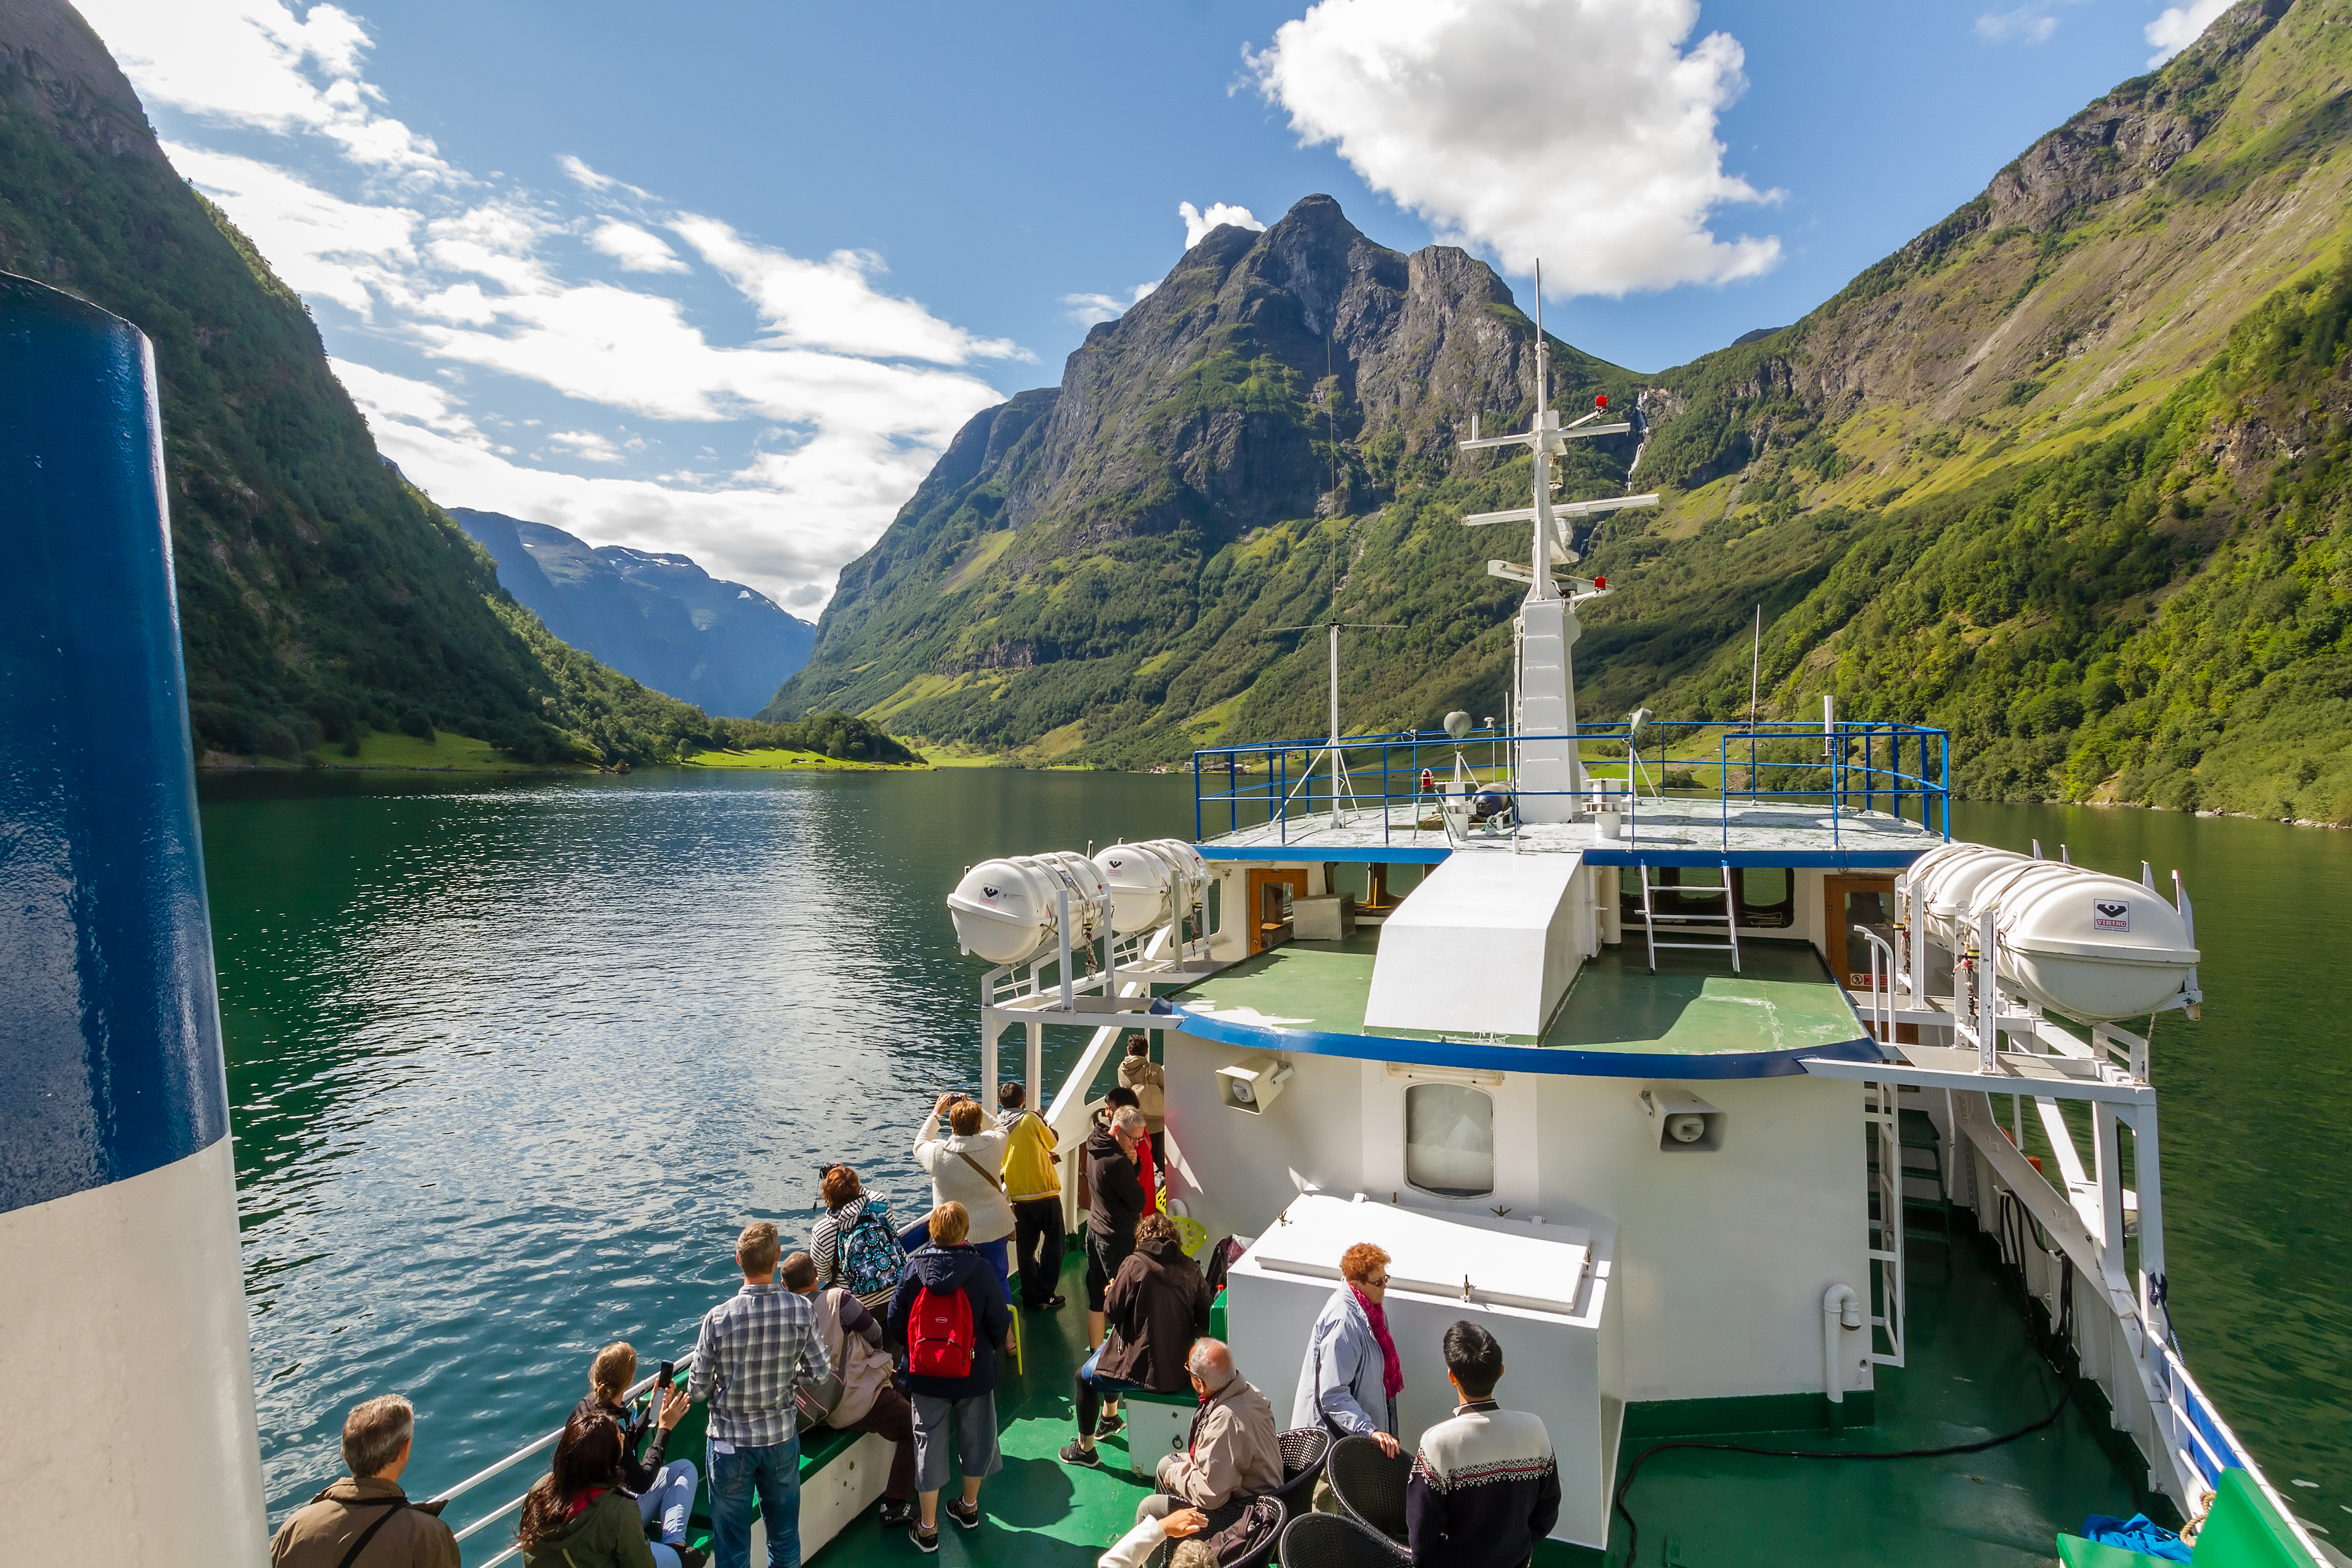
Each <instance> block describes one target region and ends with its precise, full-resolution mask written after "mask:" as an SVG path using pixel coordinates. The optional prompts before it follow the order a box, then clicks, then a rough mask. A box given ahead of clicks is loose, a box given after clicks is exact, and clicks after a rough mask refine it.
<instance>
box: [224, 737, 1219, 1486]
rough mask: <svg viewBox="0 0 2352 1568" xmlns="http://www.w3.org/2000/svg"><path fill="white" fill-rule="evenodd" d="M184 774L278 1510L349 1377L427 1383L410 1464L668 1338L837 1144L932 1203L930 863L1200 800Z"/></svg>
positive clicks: (801, 1217)
mask: <svg viewBox="0 0 2352 1568" xmlns="http://www.w3.org/2000/svg"><path fill="white" fill-rule="evenodd" d="M205 795H206V803H205V846H206V857H207V868H208V872H209V875H210V877H211V884H212V896H213V905H214V919H215V940H216V942H217V946H218V951H219V955H220V967H221V988H222V997H223V1002H224V1006H225V1016H226V1020H227V1028H228V1047H229V1076H230V1090H231V1098H232V1103H233V1104H234V1105H235V1106H236V1135H237V1141H238V1144H237V1165H238V1179H239V1186H240V1192H241V1199H242V1205H243V1210H244V1231H245V1246H246V1273H247V1293H248V1298H249V1300H251V1303H252V1309H253V1313H254V1347H255V1370H256V1374H257V1379H258V1381H259V1384H260V1415H261V1426H262V1435H263V1440H262V1446H263V1461H264V1465H265V1468H266V1474H267V1479H268V1490H269V1497H270V1502H271V1507H272V1510H273V1512H274V1513H275V1512H282V1511H283V1510H285V1509H287V1508H289V1507H291V1506H292V1505H294V1504H296V1503H298V1502H299V1501H301V1500H303V1499H305V1498H307V1497H309V1496H310V1493H311V1492H312V1491H314V1490H315V1489H317V1488H318V1487H319V1486H320V1485H321V1484H322V1483H323V1482H324V1480H325V1479H328V1478H329V1477H330V1476H331V1474H332V1473H333V1465H334V1439H333V1435H334V1432H335V1430H336V1427H337V1426H338V1425H339V1423H340V1420H341V1413H342V1411H343V1410H344V1409H345V1408H347V1407H348V1406H349V1405H351V1404H352V1403H353V1402H354V1401H356V1400H358V1399H360V1398H362V1397H364V1396H366V1395H367V1394H372V1393H376V1392H381V1391H383V1390H385V1389H399V1390H401V1391H403V1392H405V1393H407V1394H409V1396H410V1397H411V1398H412V1399H414V1400H415V1401H416V1403H417V1406H418V1410H419V1413H420V1416H421V1418H422V1420H423V1423H424V1425H423V1426H422V1427H421V1429H420V1440H419V1458H418V1459H417V1461H416V1471H415V1480H416V1483H417V1486H418V1487H420V1488H422V1489H426V1490H429V1489H433V1488H435V1487H436V1486H439V1485H443V1484H446V1482H448V1481H451V1480H454V1479H457V1478H458V1477H460V1476H463V1475H465V1474H467V1473H468V1472H469V1471H470V1470H471V1469H472V1468H478V1464H479V1462H480V1461H481V1460H482V1458H485V1457H495V1455H497V1454H499V1453H503V1452H505V1451H507V1450H508V1449H509V1448H511V1447H515V1446H517V1445H519V1444H520V1442H521V1441H523V1440H525V1439H526V1438H527V1437H529V1436H533V1435H536V1433H537V1432H538V1431H539V1430H540V1429H541V1427H542V1426H545V1425H546V1423H547V1422H548V1420H549V1415H550V1412H551V1411H552V1410H556V1409H558V1408H559V1407H560V1405H562V1404H564V1403H567V1402H568V1401H569V1400H570V1399H571V1398H572V1394H574V1392H575V1389H574V1386H573V1385H574V1384H577V1383H578V1382H579V1380H580V1378H581V1376H582V1375H583V1373H582V1368H583V1366H584V1365H585V1357H586V1355H587V1354H588V1353H589V1352H591V1351H592V1350H593V1348H594V1347H595V1346H596V1345H598V1344H602V1343H604V1342H606V1341H608V1340H611V1339H614V1338H616V1337H628V1338H631V1339H633V1340H635V1342H637V1343H638V1344H639V1345H640V1346H641V1347H646V1348H648V1351H649V1353H659V1352H653V1351H652V1350H651V1347H655V1346H659V1347H663V1349H667V1348H668V1347H671V1346H673V1345H678V1344H682V1343H683V1342H684V1341H685V1340H686V1337H687V1336H688V1334H690V1332H691V1331H692V1326H693V1323H694V1321H695V1319H696V1318H697V1317H698V1315H699V1314H700V1312H701V1311H702V1310H703V1308H704V1307H706V1306H707V1305H709V1302H710V1301H711V1300H715V1299H717V1298H718V1297H719V1296H721V1295H723V1294H725V1293H726V1292H727V1291H728V1290H730V1289H732V1285H731V1283H730V1278H731V1269H730V1257H729V1254H730V1248H731V1246H732V1237H733V1235H734V1232H735V1230H736V1229H737V1228H738V1227H739V1226H740V1225H741V1224H742V1223H744V1221H745V1220H746V1219H748V1218H750V1217H751V1216H754V1215H760V1216H764V1217H769V1218H773V1219H775V1220H776V1221H777V1222H778V1223H779V1225H780V1226H782V1228H783V1229H784V1231H785V1233H786V1234H787V1235H788V1236H791V1237H802V1236H804V1235H805V1233H806V1227H807V1224H808V1220H809V1218H810V1215H809V1205H811V1203H812V1202H813V1201H814V1181H813V1179H812V1173H813V1171H814V1167H815V1166H816V1164H817V1163H818V1162H819V1161H820V1160H821V1159H827V1158H842V1159H847V1160H850V1161H852V1162H853V1163H856V1164H858V1165H859V1167H860V1168H861V1169H863V1170H865V1171H866V1172H868V1173H870V1174H869V1183H870V1184H871V1185H873V1186H875V1187H876V1188H877V1189H878V1190H880V1191H881V1192H883V1193H885V1194H887V1195H889V1196H890V1197H892V1198H893V1199H894V1200H896V1201H897V1203H898V1205H899V1206H901V1207H912V1206H914V1205H916V1203H917V1201H918V1199H919V1196H920V1195H921V1191H922V1190H921V1189H919V1187H918V1186H917V1184H915V1183H914V1182H912V1181H910V1180H909V1179H908V1158H907V1150H908V1142H909V1141H910V1139H911V1134H912V1131H913V1129H914V1126H915V1124H916V1122H917V1121H918V1120H919V1117H920V1116H921V1114H922V1110H923V1109H924V1108H926V1107H927V1105H928V1103H929V1100H930V1099H931V1097H932V1096H934V1095H935V1094H936V1093H937V1092H939V1091H940V1089H946V1088H955V1087H964V1086H969V1085H970V1084H971V1082H972V1079H973V1066H974V1064H975V1062H976V1041H977V1033H976V1027H975V1025H974V1023H973V1021H972V1018H971V1007H970V997H971V994H972V987H973V985H974V984H975V982H976V980H977V971H976V969H975V968H974V967H973V966H971V964H970V963H968V962H967V961H965V960H964V959H962V958H961V957H960V956H959V955H958V954H957V952H956V951H955V947H954V942H953V937H952V934H951V933H950V930H949V928H948V925H947V922H946V921H945V920H944V919H943V918H942V916H941V913H940V897H941V896H942V894H943V892H944V889H946V888H947V887H949V886H950V885H951V883H952V882H953V880H954V879H955V877H956V876H957V875H958V874H959V873H960V872H961V869H962V868H963V867H964V866H965V865H966V864H968V863H970V862H971V861H973V860H977V859H980V858H983V857H985V856H986V855H988V854H992V853H998V852H1002V851H1003V850H1004V849H1007V848H1045V847H1083V846H1084V844H1085V842H1086V841H1087V839H1088V838H1092V839H1094V840H1095V841H1096V842H1097V843H1107V842H1108V841H1109V840H1110V839H1112V838H1113V837H1117V836H1118V833H1119V831H1120V830H1121V829H1122V828H1124V829H1125V830H1126V831H1128V832H1129V833H1137V834H1153V835H1157V834H1165V833H1170V832H1176V831H1181V830H1182V829H1183V827H1185V826H1187V825H1188V824H1187V821H1186V819H1187V818H1189V816H1190V811H1189V805H1190V801H1189V795H1188V793H1187V792H1185V791H1183V789H1182V787H1181V781H1178V780H1174V779H1154V778H1118V777H1104V778H1086V779H1074V778H1070V777H1068V776H1066V775H1062V776H1051V777H1045V778H1038V777H1034V776H1027V775H1019V774H1003V773H940V774H933V775H928V776H911V777H884V778H876V777H856V776H849V777H843V776H837V775H836V776H832V777H826V776H823V775H815V776H798V775H750V776H737V777H729V776H720V777H717V778H704V777H693V776H687V777H678V776H672V777H669V778H667V779H665V778H662V777H660V776H658V775H656V776H654V777H651V778H646V777H640V778H637V779H634V780H629V781H606V780H595V781H575V780H563V781H559V782H531V783H526V784H489V785H483V786H476V787H459V788H454V789H453V788H449V787H447V786H443V785H419V784H415V783H406V784H387V783H385V782H383V781H373V780H372V781H355V780H352V779H349V778H344V777H335V776H330V777H326V778H319V779H299V780H255V779H239V780H234V781H208V783H207V787H206V790H205ZM1080 1043H1082V1042H1081V1041H1079V1040H1076V1039H1073V1040H1070V1041H1056V1042H1055V1043H1054V1048H1053V1050H1052V1051H1051V1052H1050V1053H1049V1059H1051V1060H1053V1061H1054V1062H1055V1066H1056V1067H1059V1066H1060V1065H1061V1063H1062V1058H1066V1057H1067V1056H1068V1055H1070V1054H1072V1053H1073V1052H1074V1051H1075V1049H1076V1047H1077V1045H1078V1044H1080Z"/></svg>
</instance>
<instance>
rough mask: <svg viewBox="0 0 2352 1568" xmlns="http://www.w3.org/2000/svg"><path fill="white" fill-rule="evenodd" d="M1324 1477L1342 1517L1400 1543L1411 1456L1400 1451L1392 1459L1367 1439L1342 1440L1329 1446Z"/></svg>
mask: <svg viewBox="0 0 2352 1568" xmlns="http://www.w3.org/2000/svg"><path fill="white" fill-rule="evenodd" d="M1326 1473H1327V1474H1328V1477H1329V1478H1330V1481H1331V1495H1332V1496H1333V1497H1334V1498H1336V1499H1338V1500H1339V1511H1340V1512H1341V1513H1343V1514H1345V1515H1346V1516H1347V1517H1348V1518H1349V1519H1352V1520H1354V1521H1356V1522H1357V1523H1359V1524H1360V1525H1363V1526H1364V1527H1365V1528H1366V1529H1369V1530H1374V1531H1379V1532H1380V1533H1381V1534H1382V1535H1384V1536H1386V1537H1387V1538H1388V1539H1389V1540H1391V1541H1392V1542H1403V1540H1404V1538H1405V1521H1404V1497H1405V1482H1406V1481H1407V1480H1408V1479H1410V1478H1411V1477H1412V1455H1411V1454H1410V1453H1407V1452H1406V1451H1405V1450H1404V1449H1402V1448H1399V1449H1398V1450H1397V1453H1396V1457H1395V1458H1390V1457H1389V1456H1388V1455H1386V1454H1383V1453H1381V1446H1380V1445H1379V1444H1378V1443H1375V1442H1373V1441H1372V1440H1371V1439H1370V1437H1342V1438H1340V1439H1339V1441H1338V1442H1337V1443H1334V1444H1332V1445H1331V1458H1330V1461H1329V1464H1328V1468H1327V1471H1326Z"/></svg>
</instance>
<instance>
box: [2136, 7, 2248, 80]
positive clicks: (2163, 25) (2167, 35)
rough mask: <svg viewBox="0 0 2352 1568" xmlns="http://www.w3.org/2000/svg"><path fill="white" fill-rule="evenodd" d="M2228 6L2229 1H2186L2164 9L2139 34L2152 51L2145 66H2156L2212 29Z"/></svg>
mask: <svg viewBox="0 0 2352 1568" xmlns="http://www.w3.org/2000/svg"><path fill="white" fill-rule="evenodd" d="M2232 4H2233V0H2189V4H2188V5H2168V6H2166V7H2165V9H2164V11H2163V14H2162V15H2160V16H2158V17H2157V19H2156V20H2155V21H2153V22H2150V23H2149V24H2148V25H2147V29H2146V30H2145V32H2144V34H2143V36H2144V37H2146V38H2147V41H2148V43H2149V44H2150V45H2152V46H2154V47H2155V49H2156V53H2154V54H2152V55H2150V56H2148V57H2147V63H2148V64H2149V65H2150V66H2151V67H2154V66H2160V65H2162V64H2163V63H2164V62H2165V61H2167V60H2168V59H2170V58H2172V57H2173V56H2175V55H2177V54H2179V52H2180V51H2181V50H2183V49H2185V48H2187V47H2189V45H2191V44H2193V43H2195V42H2196V41H2197V40H2198V39H2199V38H2200V37H2202V36H2203V35H2204V32H2205V29H2206V28H2207V27H2209V26H2212V24H2213V19H2214V18H2215V17H2216V16H2220V15H2221V13H2222V12H2224V11H2226V10H2228V9H2229V8H2230V6H2231V5H2232Z"/></svg>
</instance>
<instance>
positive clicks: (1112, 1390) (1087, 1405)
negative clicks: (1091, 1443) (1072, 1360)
mask: <svg viewBox="0 0 2352 1568" xmlns="http://www.w3.org/2000/svg"><path fill="white" fill-rule="evenodd" d="M1108 1343H1110V1341H1109V1340H1108V1339H1105V1340H1104V1341H1103V1344H1104V1345H1107V1344H1108ZM1102 1353H1103V1347H1102V1345H1097V1346H1096V1347H1095V1353H1094V1354H1092V1355H1090V1356H1088V1357H1087V1363H1086V1365H1084V1366H1082V1367H1080V1368H1078V1381H1077V1399H1076V1405H1077V1412H1078V1436H1081V1437H1091V1436H1094V1435H1095V1423H1096V1422H1097V1420H1098V1419H1100V1417H1101V1415H1102V1404H1103V1400H1104V1399H1105V1398H1106V1397H1108V1398H1111V1399H1117V1398H1118V1396H1119V1395H1120V1394H1125V1393H1128V1392H1129V1391H1130V1390H1132V1389H1138V1388H1141V1387H1142V1386H1143V1384H1139V1383H1129V1381H1128V1380H1127V1379H1125V1378H1123V1377H1112V1376H1109V1375H1108V1374H1107V1373H1099V1372H1097V1371H1096V1370H1095V1363H1097V1362H1098V1361H1100V1360H1102Z"/></svg>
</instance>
